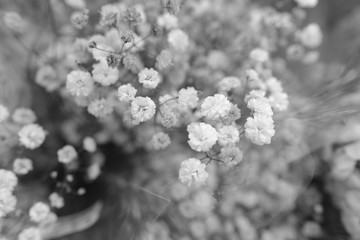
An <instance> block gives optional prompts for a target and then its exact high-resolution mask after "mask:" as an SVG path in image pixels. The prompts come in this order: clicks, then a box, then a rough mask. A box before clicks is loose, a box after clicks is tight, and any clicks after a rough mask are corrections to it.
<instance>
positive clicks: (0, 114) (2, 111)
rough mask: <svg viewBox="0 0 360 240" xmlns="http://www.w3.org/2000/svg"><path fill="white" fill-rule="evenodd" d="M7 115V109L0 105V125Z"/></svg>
mask: <svg viewBox="0 0 360 240" xmlns="http://www.w3.org/2000/svg"><path fill="white" fill-rule="evenodd" d="M9 115H10V114H9V111H8V109H7V108H6V107H5V106H4V105H2V104H0V123H2V122H4V121H5V120H6V119H7V118H8V117H9Z"/></svg>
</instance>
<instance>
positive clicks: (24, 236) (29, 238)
mask: <svg viewBox="0 0 360 240" xmlns="http://www.w3.org/2000/svg"><path fill="white" fill-rule="evenodd" d="M18 240H42V236H41V232H40V230H39V229H38V228H36V227H29V228H26V229H24V230H22V231H21V232H20V234H19V236H18Z"/></svg>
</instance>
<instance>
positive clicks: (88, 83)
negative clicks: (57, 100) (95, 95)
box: [66, 70, 94, 97]
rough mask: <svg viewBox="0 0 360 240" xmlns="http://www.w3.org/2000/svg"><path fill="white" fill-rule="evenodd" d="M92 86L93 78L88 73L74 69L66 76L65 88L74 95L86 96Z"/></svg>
mask: <svg viewBox="0 0 360 240" xmlns="http://www.w3.org/2000/svg"><path fill="white" fill-rule="evenodd" d="M93 88H94V80H93V79H92V78H91V75H90V73H88V72H84V71H79V70H75V71H72V72H71V73H69V74H68V75H67V77H66V89H67V90H68V91H69V92H70V93H71V94H72V95H73V96H76V97H80V96H83V97H87V96H89V95H90V93H91V92H92V90H93Z"/></svg>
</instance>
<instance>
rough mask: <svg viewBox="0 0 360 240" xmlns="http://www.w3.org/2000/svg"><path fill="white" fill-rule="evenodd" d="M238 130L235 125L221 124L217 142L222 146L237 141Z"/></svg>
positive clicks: (238, 137)
mask: <svg viewBox="0 0 360 240" xmlns="http://www.w3.org/2000/svg"><path fill="white" fill-rule="evenodd" d="M239 140H240V136H239V130H238V129H237V128H236V127H235V126H223V127H221V128H220V129H219V130H218V142H219V144H220V145H222V146H226V145H234V144H235V143H237V142H239Z"/></svg>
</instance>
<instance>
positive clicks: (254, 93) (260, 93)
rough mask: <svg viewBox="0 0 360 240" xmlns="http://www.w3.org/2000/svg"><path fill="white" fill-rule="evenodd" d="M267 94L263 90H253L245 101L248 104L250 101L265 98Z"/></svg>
mask: <svg viewBox="0 0 360 240" xmlns="http://www.w3.org/2000/svg"><path fill="white" fill-rule="evenodd" d="M265 95H266V92H265V91H263V90H251V91H250V92H249V94H247V95H246V96H245V99H244V101H245V102H246V103H247V102H249V100H250V99H257V98H264V97H265Z"/></svg>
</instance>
